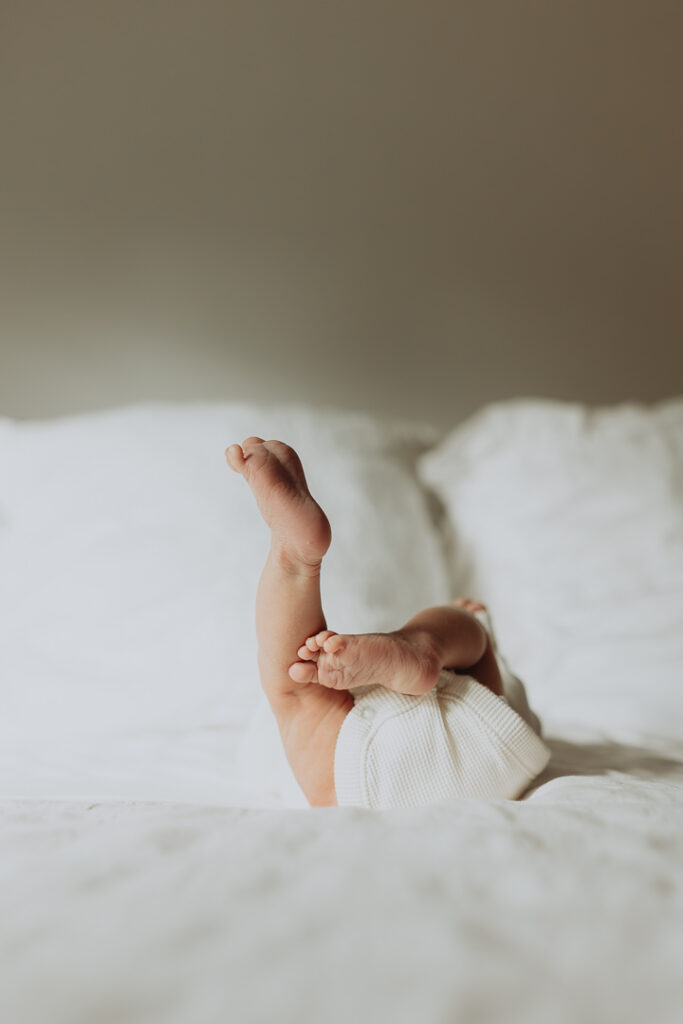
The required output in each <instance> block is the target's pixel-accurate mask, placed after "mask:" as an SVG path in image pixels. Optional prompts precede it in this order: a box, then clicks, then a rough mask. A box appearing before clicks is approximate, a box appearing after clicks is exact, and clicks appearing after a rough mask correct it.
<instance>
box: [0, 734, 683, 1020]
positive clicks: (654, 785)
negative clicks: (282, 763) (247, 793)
mask: <svg viewBox="0 0 683 1024" xmlns="http://www.w3.org/2000/svg"><path fill="white" fill-rule="evenodd" d="M557 753H558V754H559V758H560V759H562V758H563V759H564V762H565V764H566V763H567V761H568V755H569V751H568V748H567V747H566V746H565V747H564V748H563V749H562V750H561V751H557ZM574 761H575V764H576V763H577V762H578V763H580V765H581V766H582V768H583V769H584V770H586V768H587V766H589V765H590V763H591V761H600V762H601V763H602V766H603V767H602V770H603V771H604V772H605V773H606V774H604V775H601V776H598V777H595V776H591V775H586V776H584V777H581V778H573V779H568V778H561V779H556V780H555V781H553V782H549V783H548V784H547V785H546V786H545V787H543V788H542V789H541V790H540V791H538V792H537V793H536V795H535V796H534V797H533V798H532V799H531V800H529V801H527V802H525V803H522V804H514V803H505V802H501V803H485V802H471V803H463V804H459V805H457V806H450V807H449V806H442V807H435V808H430V809H423V810H420V811H400V812H399V811H393V812H384V813H376V812H366V811H341V810H325V811H310V810H307V811H238V810H231V809H228V808H224V809H218V808H213V809H212V808H198V807H188V806H177V805H176V806H173V805H162V804H157V805H154V804H137V805H121V804H105V805H94V806H93V805H90V806H88V805H81V804H75V803H59V802H54V803H47V804H44V803H21V802H19V803H7V804H5V806H4V808H3V817H2V830H1V831H0V848H1V851H2V865H3V867H2V872H3V873H2V888H1V890H0V892H1V903H0V950H1V951H2V955H1V957H0V964H1V966H0V972H2V985H1V986H0V1000H1V1001H2V1011H3V1012H2V1019H3V1020H6V1021H11V1022H12V1024H42V1022H45V1021H49V1022H50V1024H93V1022H95V1021H107V1022H112V1024H113V1022H116V1024H124V1022H125V1024H136V1022H155V1024H156V1022H159V1024H161V1022H163V1024H187V1022H188V1021H192V1022H193V1024H194V1022H199V1024H220V1022H224V1021H239V1022H243V1021H244V1022H252V1021H253V1022H270V1021H277V1022H278V1024H309V1022H310V1024H318V1022H321V1021H324V1022H329V1024H336V1022H339V1024H348V1021H351V1020H359V1021H377V1020H382V1021H384V1020H387V1021H392V1022H399V1024H403V1022H405V1024H413V1022H414V1021H418V1020H419V1021H425V1022H429V1024H437V1022H441V1021H463V1022H469V1021H485V1022H487V1024H497V1022H501V1024H502V1022H506V1024H547V1022H548V1021H553V1022H556V1021H557V1022H560V1024H583V1022H585V1021H596V1022H597V1021H599V1022H600V1024H642V1022H643V1021H648V1022H653V1024H678V1022H679V1021H680V1012H681V1006H682V1005H683V974H682V973H681V970H680V965H681V963H682V962H683V886H682V884H681V883H682V881H683V878H682V872H681V865H682V864H683V789H682V788H681V782H682V781H683V768H682V766H681V765H680V764H672V765H668V764H667V763H666V761H665V760H659V759H658V758H653V757H651V756H649V755H648V754H647V753H638V752H628V751H623V750H621V751H619V750H616V751H612V752H610V751H609V750H607V749H604V750H602V752H599V751H596V753H595V754H594V755H592V754H591V750H590V749H588V750H587V749H582V750H581V751H579V752H578V756H576V757H575V758H574ZM610 765H612V766H614V765H619V766H620V768H621V769H622V770H623V771H626V772H627V773H628V774H626V775H624V774H622V772H621V771H618V770H614V769H613V767H612V768H611V767H610ZM644 778H647V779H648V781H641V779H644ZM652 779H657V781H651V780H652Z"/></svg>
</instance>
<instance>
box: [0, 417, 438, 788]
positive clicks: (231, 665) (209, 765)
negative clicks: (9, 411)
mask: <svg viewBox="0 0 683 1024" xmlns="http://www.w3.org/2000/svg"><path fill="white" fill-rule="evenodd" d="M250 434H261V435H263V436H265V437H279V438H282V439H283V440H285V441H287V442H289V443H291V444H293V445H294V446H295V447H296V448H297V449H298V450H299V452H300V453H301V455H302V458H303V461H304V465H305V468H306V472H307V476H308V480H309V484H310V486H311V489H312V491H313V493H314V494H315V496H316V497H317V498H318V500H319V501H320V502H321V504H322V505H323V507H325V509H326V510H327V512H328V514H329V516H330V520H331V522H332V528H333V533H334V537H333V546H332V549H331V551H330V554H329V556H328V558H327V559H326V564H325V567H324V576H323V595H324V600H325V605H326V610H327V613H328V621H329V623H330V625H331V627H333V628H336V629H338V630H354V631H361V630H374V629H387V628H394V627H395V626H397V625H398V624H400V623H401V621H402V620H403V619H405V618H407V617H408V616H409V615H410V614H412V612H413V611H414V610H415V609H416V608H418V607H420V606H422V605H424V604H429V603H430V602H432V601H440V600H443V599H444V598H445V597H446V596H447V593H448V581H447V574H446V568H445V566H444V562H443V558H442V551H441V547H440V541H439V537H438V534H437V531H436V530H435V528H434V526H433V523H432V519H431V517H430V512H429V509H428V506H427V501H426V499H425V495H424V492H423V490H422V489H421V488H420V486H419V485H418V484H417V482H416V478H415V472H414V464H415V459H416V457H417V455H418V454H419V452H420V451H422V450H423V449H424V448H425V446H427V445H429V444H431V443H432V442H433V441H434V439H435V438H434V434H433V433H432V431H431V430H430V429H428V428H422V427H420V428H417V427H409V426H406V427H403V426H400V425H397V424H393V425H392V424H384V423H381V422H380V421H377V420H375V419H373V418H371V417H368V416H362V415H355V414H343V413H333V412H322V411H314V410H311V409H303V408H293V407H290V408H287V407H280V408H272V407H266V406H257V405H246V404H236V403H233V404H209V405H207V404H203V405H151V406H142V407H132V408H126V409H121V410H115V411H111V412H105V413H99V414H92V415H83V416H76V417H71V418H66V419H59V420H53V421H45V422H28V423H26V422H25V423H20V422H12V421H10V420H0V795H10V796H60V797H72V796H88V797H93V798H97V797H100V796H119V797H131V796H133V797H139V798H153V799H157V798H160V799H161V798H163V799H185V800H207V801H216V800H218V801H223V800H228V801H237V800H238V799H239V794H240V793H243V792H244V788H243V786H242V783H241V781H240V780H239V779H238V778H236V776H235V771H234V754H235V744H236V741H237V740H238V738H239V736H240V735H241V734H242V733H243V731H244V728H245V726H246V723H247V722H248V720H249V718H250V716H251V715H252V713H253V711H254V709H255V707H256V703H257V697H258V693H259V685H258V676H257V670H256V660H255V659H256V650H255V638H254V627H253V618H254V611H253V609H254V598H255V593H256V586H257V582H258V577H259V574H260V571H261V567H262V564H263V561H264V559H265V555H266V552H267V547H268V534H267V529H266V527H265V526H264V524H263V523H262V521H261V519H260V517H259V514H258V512H257V509H256V506H255V503H254V500H253V498H252V495H251V494H250V492H249V489H248V488H247V486H246V485H245V484H244V482H243V481H242V480H241V479H240V478H239V477H238V476H237V475H235V474H233V473H231V472H230V471H229V470H228V469H227V468H226V466H225V462H224V456H223V451H224V448H225V447H226V445H227V444H229V443H231V442H233V441H241V440H242V439H243V438H244V437H246V436H248V435H250Z"/></svg>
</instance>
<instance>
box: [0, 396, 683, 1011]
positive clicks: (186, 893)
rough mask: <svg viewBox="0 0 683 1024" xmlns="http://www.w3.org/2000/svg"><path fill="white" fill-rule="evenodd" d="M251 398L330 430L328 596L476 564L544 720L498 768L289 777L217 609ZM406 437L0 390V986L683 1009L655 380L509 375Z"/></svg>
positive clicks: (362, 617) (240, 501) (122, 1007)
mask: <svg viewBox="0 0 683 1024" xmlns="http://www.w3.org/2000/svg"><path fill="white" fill-rule="evenodd" d="M530 417H531V419H532V421H533V422H532V424H531V426H529V423H530ZM624 417H626V420H624ZM541 421H542V422H541ZM525 424H526V425H525ZM541 427H542V428H543V429H540V428H541ZM257 428H258V431H257ZM256 431H257V432H261V431H263V432H265V433H268V434H276V433H277V434H281V435H285V436H287V439H291V440H292V441H293V442H294V443H295V444H297V445H298V446H299V447H301V448H303V449H304V454H305V455H306V454H307V455H308V463H307V464H310V465H311V466H314V465H316V464H319V465H321V463H320V461H319V459H320V456H321V454H322V452H323V451H326V452H327V453H328V459H327V462H326V466H327V472H326V473H323V472H317V473H316V472H315V471H314V472H313V473H309V477H311V476H313V478H314V479H311V483H312V486H314V487H316V488H317V492H318V493H320V494H321V496H322V497H323V499H324V502H325V503H326V505H327V507H328V508H329V509H330V512H331V517H332V523H333V528H334V529H335V543H337V544H338V548H337V552H338V554H337V558H336V561H333V560H332V559H330V563H331V564H330V566H329V573H328V577H327V582H326V595H325V596H326V600H327V604H328V607H329V608H330V611H331V615H330V621H331V622H333V621H334V623H335V625H337V624H338V628H344V629H360V628H389V627H391V625H393V624H397V621H400V619H401V618H402V617H403V616H404V615H407V614H409V613H410V611H412V610H414V608H415V607H419V606H420V605H421V604H424V603H429V602H430V601H438V600H444V599H445V597H446V596H447V595H448V592H449V589H450V587H451V586H455V584H456V582H457V581H458V580H459V581H461V582H462V581H464V580H468V581H469V582H471V581H472V579H473V578H474V579H475V581H476V582H477V584H478V586H479V588H480V589H479V593H478V594H477V596H481V597H483V598H484V599H486V600H488V601H490V602H491V604H492V606H493V609H494V615H495V617H496V618H495V621H496V622H497V625H498V632H499V636H500V639H501V641H502V643H503V645H504V647H505V649H506V650H507V651H508V653H510V655H511V657H512V659H513V663H514V665H515V667H516V668H519V667H520V666H521V667H522V669H523V674H524V675H525V678H526V679H527V682H528V683H529V689H530V696H531V699H532V702H534V703H535V704H536V705H537V706H538V707H539V708H540V709H541V710H542V712H543V715H544V718H545V720H546V725H547V730H548V732H549V743H550V746H551V748H552V750H553V758H552V761H551V764H550V766H549V769H548V771H547V772H546V774H545V776H544V777H543V778H542V779H541V780H540V783H541V784H540V785H539V788H537V789H536V791H535V792H534V793H533V794H532V796H531V797H530V798H529V799H528V800H526V801H525V802H523V803H517V804H515V803H505V802H499V803H496V802H491V803H487V802H465V803H459V804H454V805H450V806H449V805H444V806H440V807H434V808H426V809H420V810H415V811H404V812H403V811H402V812H362V811H356V812H354V811H348V810H345V811H339V810H336V809H329V810H325V811H311V810H309V809H293V808H295V807H297V806H298V805H299V804H300V794H298V791H297V788H296V786H295V784H293V781H292V780H291V777H289V776H288V773H287V770H286V766H284V765H283V763H282V760H281V759H280V756H279V751H278V748H277V746H276V745H275V744H274V743H273V735H272V732H269V720H268V719H267V718H266V717H265V716H262V715H261V712H260V710H259V703H258V696H257V689H256V685H255V677H254V671H253V665H252V661H251V658H252V656H253V639H249V640H248V641H247V642H246V643H245V640H244V637H245V635H247V636H250V635H251V634H250V633H249V631H250V629H251V625H250V623H251V607H250V603H251V600H252V598H253V588H254V586H255V582H256V579H255V576H256V574H257V571H258V561H259V559H260V558H261V557H262V554H263V543H264V537H263V535H262V534H261V533H260V532H259V525H258V522H257V520H256V519H255V515H254V513H253V509H252V508H251V505H250V504H249V503H248V501H247V498H248V497H249V496H248V495H246V494H244V493H243V492H242V491H240V490H239V489H236V488H232V487H231V485H232V484H233V483H239V481H236V480H234V481H233V480H230V479H229V478H227V477H226V476H225V475H224V473H223V467H222V465H221V452H222V447H224V446H225V444H226V443H227V442H228V441H230V440H232V439H234V437H235V436H238V437H239V435H240V433H243V434H246V433H250V432H256ZM534 436H537V437H543V438H544V441H543V447H544V450H543V451H541V450H536V451H535V452H534V450H533V444H532V443H531V440H532V438H533V437H534ZM437 440H438V439H437V438H435V437H434V436H432V435H430V433H429V431H426V430H424V431H422V430H420V431H415V430H414V429H413V428H410V429H409V428H405V429H402V428H398V427H392V428H389V427H385V426H380V425H377V424H376V423H374V421H371V420H367V419H365V418H362V417H345V416H342V415H339V416H335V415H331V414H325V415H322V414H314V413H310V412H307V411H301V410H275V411H272V412H267V411H266V410H258V409H253V408H248V407H234V406H220V407H180V408H168V407H159V408H147V409H133V410H124V411H121V412H118V413H110V414H106V415H100V416H93V417H78V418H75V419H72V420H67V421H56V422H54V423H45V424H26V425H17V424H12V423H10V422H8V421H5V422H4V423H2V424H0V558H1V559H2V562H1V564H2V570H3V571H2V577H1V578H0V640H1V645H0V659H1V660H0V670H1V672H2V675H1V676H0V699H1V701H2V709H1V710H2V716H1V717H2V721H1V722H0V795H2V797H3V798H4V799H3V800H2V804H1V807H2V826H1V830H0V850H1V855H0V981H1V984H0V1019H1V1020H2V1021H8V1022H12V1024H15V1022H16V1024H24V1022H30V1024H33V1022H35V1024H43V1022H49V1024H62V1022H64V1024H67V1022H68V1024H80V1022H83V1024H99V1022H138V1021H140V1022H150V1024H152V1022H154V1024H161V1022H170V1024H175V1022H183V1024H184V1022H192V1024H195V1022H196V1024H204V1022H207V1024H209V1022H210V1024H214V1022H219V1021H221V1022H222V1021H236V1022H240V1024H241V1022H252V1021H253V1022H261V1021H264V1022H266V1021H268V1022H270V1021H277V1022H280V1021H282V1022H285V1024H289V1022H292V1024H294V1022H308V1021H310V1022H318V1021H332V1022H335V1021H340V1022H342V1021H344V1022H346V1021H349V1020H361V1021H365V1020H368V1021H370V1020H372V1021H384V1020H387V1021H399V1022H402V1021H406V1022H408V1021H410V1022H412V1021H425V1022H428V1024H441V1022H444V1024H445V1022H450V1021H457V1022H463V1024H469V1022H473V1024H474V1022H483V1024H486V1022H489V1021H506V1022H513V1024H514V1022H520V1024H522V1022H524V1024H528V1022H531V1024H535V1022H537V1021H538V1022H543V1024H545V1022H548V1021H553V1022H555V1021H557V1022H560V1024H562V1022H567V1024H569V1022H571V1024H575V1022H576V1024H578V1022H584V1021H587V1022H594V1021H595V1022H612V1021H614V1022H615V1024H616V1022H620V1024H623V1022H628V1024H630V1022H633V1024H636V1022H641V1021H648V1022H649V1021H653V1022H667V1024H668V1022H672V1024H674V1022H678V1021H680V1020H681V1019H682V1017H683V980H682V978H683V971H681V964H682V963H683V891H682V882H683V870H682V869H681V864H683V754H682V743H681V737H682V736H683V679H682V678H681V675H682V673H681V668H680V666H681V664H683V640H682V639H681V637H682V635H683V631H682V630H681V628H680V627H681V624H682V623H681V613H682V612H683V590H682V588H681V580H682V579H683V574H682V573H681V569H682V566H683V563H682V561H681V543H680V542H681V536H682V530H683V526H682V524H683V512H682V509H683V484H682V483H681V477H682V476H683V457H682V456H681V447H683V429H682V422H681V404H680V403H678V404H677V403H669V405H668V406H666V407H662V408H660V409H659V410H633V409H631V410H630V411H624V410H612V411H610V412H605V413H604V418H603V419H602V420H601V419H600V418H599V417H598V418H595V417H593V418H590V417H587V416H586V414H585V413H583V411H582V410H579V409H578V408H576V409H575V408H574V407H570V408H567V407H561V406H555V405H553V404H548V405H543V406H540V407H539V406H538V405H537V404H535V403H532V404H531V405H529V404H525V403H520V404H511V405H505V406H500V407H496V408H494V409H493V410H492V411H490V412H488V413H487V414H486V415H484V416H483V417H482V418H480V419H479V420H477V421H473V422H472V423H470V424H468V425H466V426H465V427H463V428H459V430H458V431H455V432H453V434H452V435H451V436H450V437H448V438H445V439H444V440H443V441H442V442H441V444H439V445H436V442H437ZM553 445H554V449H553ZM473 446H475V447H476V446H481V448H482V451H483V452H484V453H485V454H486V458H480V459H478V460H477V461H476V462H475V463H474V466H473V465H472V461H471V454H472V451H473V450H474V449H473ZM103 448H104V449H105V456H106V457H104V458H103ZM427 448H431V450H430V453H429V455H427V456H426V457H425V456H423V457H422V458H421V459H420V460H419V466H418V467H417V468H418V469H419V471H420V472H421V474H422V476H423V480H424V481H425V482H426V484H427V485H428V486H429V487H430V488H432V489H433V488H436V489H437V490H438V491H439V492H440V498H441V501H442V502H443V503H444V505H445V506H446V515H447V517H448V520H449V522H450V528H451V530H452V531H454V533H455V539H456V541H457V540H458V538H459V545H458V543H456V545H455V547H454V550H455V551H456V552H458V551H459V552H460V554H461V555H466V556H467V557H466V558H465V560H464V561H463V560H461V561H458V559H457V558H455V559H454V560H453V561H452V562H451V564H450V572H451V576H452V581H451V583H449V579H448V576H447V574H446V571H445V566H446V561H445V559H444V557H443V551H442V533H441V532H440V531H441V530H442V527H443V526H444V522H443V521H442V519H441V517H440V516H439V514H438V510H437V509H436V508H435V506H434V503H433V499H432V498H431V497H430V496H429V495H428V494H427V493H426V491H425V489H424V486H423V485H421V484H420V482H419V481H418V478H417V476H416V472H417V469H416V459H418V457H419V456H420V453H421V452H424V451H425V450H426V449H427ZM553 450H554V451H555V455H553ZM207 451H211V455H210V456H209V455H208V454H207ZM591 453H592V454H591ZM643 453H645V454H643ZM157 455H158V456H159V461H158V462H155V458H156V456H157ZM544 458H545V459H546V461H545V462H543V459H544ZM560 459H562V460H563V463H562V465H563V466H564V469H563V475H562V479H563V480H564V485H563V486H564V490H563V491H562V494H561V498H562V506H561V507H562V508H563V509H566V508H568V507H569V508H573V509H574V513H575V514H574V516H571V517H569V518H568V516H567V513H566V512H565V513H564V514H563V515H562V514H558V505H557V502H556V501H554V500H551V498H553V497H556V496H557V494H558V492H557V487H558V485H557V483H556V481H555V479H554V478H553V476H552V473H550V469H549V467H550V466H552V465H555V464H557V465H558V466H559V465H560V461H559V460H560ZM316 460H318V461H316ZM639 460H640V461H639ZM593 465H600V466H601V467H602V468H601V470H600V473H599V474H597V475H596V474H595V473H593V476H592V478H591V479H592V483H590V484H589V483H587V481H586V467H587V466H588V467H589V470H590V467H591V466H593ZM629 465H630V466H631V468H630V469H629V468H628V466H629ZM150 466H154V470H153V472H150ZM477 467H479V468H478V469H477ZM610 467H612V469H610ZM619 467H621V468H620V469H619ZM645 469H647V472H648V473H650V477H648V478H647V479H646V481H645V483H646V484H649V485H650V487H651V486H652V482H653V481H655V482H656V481H659V488H660V489H659V490H658V491H657V492H656V495H655V498H653V499H652V500H651V501H646V500H645V495H646V494H647V493H649V494H652V491H651V490H650V491H649V492H646V491H645V489H644V484H643V480H642V473H643V472H644V471H645ZM506 473H507V476H505V474H506ZM610 473H611V474H612V475H610ZM615 474H616V475H615ZM496 478H497V480H498V482H499V483H500V482H501V481H503V482H505V483H506V484H507V489H506V491H505V493H506V498H505V500H504V501H499V502H498V503H497V504H496V505H495V506H493V505H492V504H491V502H490V496H491V495H493V494H494V493H495V491H494V486H495V480H496ZM514 480H517V481H518V483H519V489H518V490H517V491H511V490H510V487H511V484H512V483H513V482H514ZM629 481H631V484H630V485H629ZM544 489H545V493H546V495H547V496H548V500H547V502H544V501H543V498H542V495H543V492H544ZM323 492H324V493H323ZM610 495H611V497H610ZM522 498H523V499H524V500H523V501H522ZM610 501H611V502H612V506H611V508H612V514H611V515H610V504H609V503H610ZM477 502H479V503H480V504H479V508H478V506H477ZM629 502H631V504H629ZM634 510H635V511H634ZM568 523H569V525H570V526H571V529H570V531H569V537H570V540H571V545H570V547H568V548H567V549H566V555H567V559H568V560H569V561H567V559H563V558H562V557H561V550H560V548H561V545H566V544H567V536H568V532H567V525H568ZM615 524H617V525H618V529H617V528H616V526H615ZM237 537H239V544H238V543H235V538H237ZM581 537H583V540H584V543H585V544H593V545H594V554H595V556H596V558H597V568H598V570H599V574H598V575H597V576H596V582H595V584H594V585H593V586H592V587H591V588H590V590H589V591H584V592H582V593H580V594H578V595H577V593H576V591H575V589H573V584H572V582H571V581H572V580H576V581H578V580H580V579H581V575H580V573H578V572H574V575H573V576H572V571H573V569H574V568H575V567H576V561H577V556H576V552H577V550H579V547H577V545H579V541H580V538H581ZM596 538H597V540H596ZM638 538H640V540H638ZM503 539H507V540H508V541H509V544H513V545H516V547H514V549H513V551H512V553H511V554H510V557H508V558H506V557H503V556H504V555H505V553H506V551H508V549H509V544H507V545H506V544H503V543H502V541H503ZM595 545H597V546H595ZM558 546H559V547H558ZM489 550H491V552H492V553H491V554H490V556H487V554H486V552H487V551H489ZM620 550H621V551H622V552H623V553H624V557H623V558H622V559H621V560H619V551H620ZM493 552H495V553H496V554H497V555H498V557H497V558H496V557H494V555H493ZM598 555H599V558H598ZM570 556H571V557H570ZM475 563H476V564H475ZM617 564H619V565H622V566H625V568H624V574H623V575H622V577H621V578H620V580H619V589H618V593H619V594H623V593H624V592H626V593H627V594H631V596H632V601H631V602H629V601H627V600H623V601H617V602H616V603H612V604H610V602H609V601H606V600H605V599H604V598H605V596H606V594H607V593H608V591H609V584H610V581H611V582H612V583H614V566H615V565H617ZM520 566H521V567H522V568H521V569H520ZM653 566H657V571H656V572H654V571H649V569H648V567H650V568H652V567H653ZM667 567H668V568H667ZM663 568H665V569H666V572H665V573H664V575H662V569H663ZM522 570H523V571H522ZM553 580H555V583H553ZM504 582H507V587H506V586H504V585H503V583H504ZM511 588H512V589H511ZM539 588H541V592H542V601H539V600H538V598H537V597H535V595H536V594H537V592H538V589H539ZM629 588H631V589H630V590H629ZM510 593H512V594H513V595H514V597H513V598H510V597H509V596H507V597H506V595H509V594H510ZM591 600H592V601H593V604H592V605H591V604H590V601H591ZM633 601H636V602H637V603H638V609H639V614H638V616H635V617H634V616H631V615H630V614H629V609H630V608H631V606H632V604H633ZM535 602H536V603H535ZM611 607H614V608H616V609H617V611H616V612H615V613H614V614H613V615H612V616H611V617H610V615H609V609H610V608H611ZM648 607H656V615H654V614H653V615H651V616H650V617H647V614H646V613H647V609H648ZM572 609H574V611H572ZM591 610H592V613H593V614H589V613H590V612H591ZM522 611H523V612H524V614H522ZM642 614H645V615H646V617H645V619H644V620H643V618H642ZM572 616H573V617H572ZM586 624H587V626H588V628H587V629H586V628H584V627H585V626H586ZM639 624H640V628H639ZM238 640H241V643H240V645H239V647H238V648H237V647H236V644H237V641H238ZM553 650H555V660H554V661H553ZM591 650H593V651H595V652H596V657H595V659H594V661H592V660H591V657H590V652H591ZM610 651H611V652H612V656H611V657H610ZM630 651H633V652H634V658H633V659H631V658H629V652H630ZM568 653H569V654H571V657H572V658H573V659H575V660H570V662H569V665H568V664H567V657H568ZM632 662H633V663H635V667H634V668H633V669H632V671H629V666H630V665H631V663H632ZM591 666H593V667H591ZM620 682H621V684H622V685H621V690H620V688H619V683H620ZM574 683H575V684H576V685H574ZM620 697H621V698H623V699H622V700H621V703H618V702H619V700H620ZM612 710H614V714H612ZM254 751H256V752H257V754H258V756H257V757H256V761H257V763H258V764H260V765H261V773H260V774H254V773H253V771H252V769H253V763H254ZM247 766H251V767H250V771H252V774H251V775H250V776H249V777H248V778H247V777H245V774H244V772H245V768H246V767H247Z"/></svg>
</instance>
